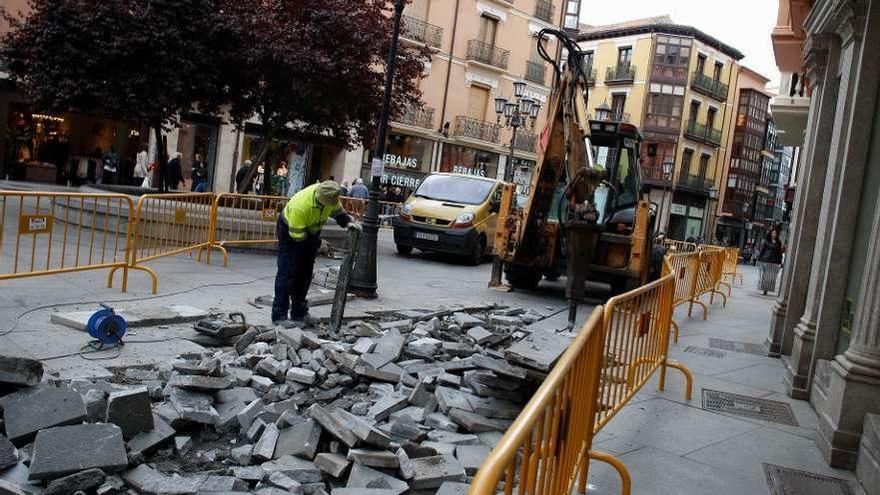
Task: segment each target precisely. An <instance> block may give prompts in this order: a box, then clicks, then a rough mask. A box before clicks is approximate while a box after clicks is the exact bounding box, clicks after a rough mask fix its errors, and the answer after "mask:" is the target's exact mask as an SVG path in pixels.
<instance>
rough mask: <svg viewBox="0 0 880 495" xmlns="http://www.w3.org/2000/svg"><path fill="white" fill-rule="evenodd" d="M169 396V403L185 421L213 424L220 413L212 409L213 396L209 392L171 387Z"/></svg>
mask: <svg viewBox="0 0 880 495" xmlns="http://www.w3.org/2000/svg"><path fill="white" fill-rule="evenodd" d="M169 397H170V399H171V405H173V406H174V409H176V410H177V412H178V413H179V414H180V417H181V418H182V419H184V420H186V421H191V422H193V423H200V424H206V425H215V424H217V421H218V420H219V419H220V414H219V413H218V412H217V410H216V409H214V397H213V396H211V395H210V394H205V393H201V392H195V391H192V390H185V389H182V388H178V387H171V393H170V395H169ZM172 426H174V425H173V424H172Z"/></svg>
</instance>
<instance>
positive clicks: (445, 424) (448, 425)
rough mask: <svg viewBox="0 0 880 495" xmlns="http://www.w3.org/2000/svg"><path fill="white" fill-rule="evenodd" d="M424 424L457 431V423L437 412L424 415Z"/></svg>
mask: <svg viewBox="0 0 880 495" xmlns="http://www.w3.org/2000/svg"><path fill="white" fill-rule="evenodd" d="M425 426H430V427H431V428H434V429H438V430H446V431H451V432H458V425H457V424H456V423H455V421H452V420H451V419H449V418H448V417H447V416H445V415H443V414H441V413H438V412H435V413H431V414H429V415H427V416H426V417H425Z"/></svg>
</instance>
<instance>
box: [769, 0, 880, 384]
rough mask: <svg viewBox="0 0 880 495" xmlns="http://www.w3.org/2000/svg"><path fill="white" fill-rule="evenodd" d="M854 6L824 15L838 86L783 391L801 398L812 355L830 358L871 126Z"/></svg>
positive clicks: (871, 89)
mask: <svg viewBox="0 0 880 495" xmlns="http://www.w3.org/2000/svg"><path fill="white" fill-rule="evenodd" d="M857 12H858V11H857V10H854V11H848V12H841V13H840V14H838V15H837V16H834V17H832V19H834V20H835V22H834V23H833V25H835V33H836V35H837V36H839V40H840V49H839V57H838V60H837V61H836V62H837V63H835V64H833V65H829V69H828V71H827V74H826V78H831V77H834V78H835V79H838V80H839V90H838V94H837V108H836V112H835V120H834V124H833V127H832V130H831V136H832V142H831V149H830V153H829V155H828V168H827V171H826V176H825V187H824V191H823V197H822V208H821V212H820V216H819V229H818V237H817V241H816V247H815V250H814V254H815V256H814V257H813V264H812V268H811V270H810V286H809V290H808V293H807V302H806V306H805V310H804V313H803V316H802V317H801V321H800V322H799V323H798V325H797V326H796V327H795V331H794V345H793V348H792V355H791V360H790V362H789V364H790V365H789V366H788V367H787V368H788V369H787V372H786V386H787V388H788V392H789V394H790V395H791V396H792V397H794V398H796V399H806V398H808V397H809V390H810V379H811V376H812V375H811V370H812V368H813V365H814V363H815V360H816V359H817V357H818V358H824V359H830V358H832V357H833V356H834V347H835V343H836V340H837V334H838V332H839V329H840V309H841V306H842V304H843V298H844V295H845V294H846V287H847V282H848V273H849V258H850V254H851V252H852V243H853V240H854V235H855V228H856V222H857V221H858V216H859V207H860V202H859V198H860V196H861V192H862V187H863V177H864V173H865V165H866V158H867V152H868V146H869V144H870V140H871V126H870V125H865V123H866V122H872V121H873V111H874V103H875V101H876V87H877V74H876V73H874V72H872V70H871V69H872V67H871V64H865V60H863V57H862V51H863V50H862V37H863V30H864V20H865V17H864V15H863V14H862V15H859V14H858V13H857ZM833 51H834V50H832V52H833ZM832 58H833V55H832Z"/></svg>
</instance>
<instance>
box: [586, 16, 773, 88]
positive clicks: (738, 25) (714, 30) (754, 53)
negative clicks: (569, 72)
mask: <svg viewBox="0 0 880 495" xmlns="http://www.w3.org/2000/svg"><path fill="white" fill-rule="evenodd" d="M778 6H779V3H778V0H733V1H731V0H726V1H719V0H614V1H608V2H595V1H591V0H584V1H582V2H581V22H583V23H584V24H591V25H598V24H611V23H615V22H622V21H628V20H632V19H640V18H643V17H653V16H657V15H663V14H668V15H669V16H671V17H672V20H673V21H675V22H676V23H678V24H686V25H689V26H694V27H695V28H697V29H699V30H701V31H703V32H705V33H706V34H709V35H711V36H713V37H715V38H718V39H719V40H721V41H723V42H724V43H727V44H728V45H731V46H733V47H734V48H736V49H737V50H739V51H741V52H742V53H744V54H745V56H746V57H745V58H744V59H742V60H741V61H740V63H742V64H745V65H746V66H748V67H749V68H750V69H753V70H755V71H757V72H758V73H760V74H762V75H764V76H765V77H767V78H769V79H770V83H769V86H771V87H775V86H776V85H777V84H778V81H777V80H778V79H779V69H777V68H776V61H775V60H774V59H773V45H772V44H771V43H770V31H772V30H773V26H775V25H776V12H777V8H778Z"/></svg>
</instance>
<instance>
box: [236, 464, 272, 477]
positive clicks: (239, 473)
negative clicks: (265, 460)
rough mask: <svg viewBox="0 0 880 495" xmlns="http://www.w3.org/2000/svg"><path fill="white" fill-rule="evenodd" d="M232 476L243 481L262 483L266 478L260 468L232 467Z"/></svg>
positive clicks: (264, 472)
mask: <svg viewBox="0 0 880 495" xmlns="http://www.w3.org/2000/svg"><path fill="white" fill-rule="evenodd" d="M232 474H233V475H234V476H235V477H236V478H238V479H240V480H244V481H262V480H263V479H265V478H266V471H264V470H263V468H261V467H260V466H233V468H232Z"/></svg>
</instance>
